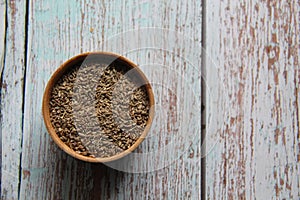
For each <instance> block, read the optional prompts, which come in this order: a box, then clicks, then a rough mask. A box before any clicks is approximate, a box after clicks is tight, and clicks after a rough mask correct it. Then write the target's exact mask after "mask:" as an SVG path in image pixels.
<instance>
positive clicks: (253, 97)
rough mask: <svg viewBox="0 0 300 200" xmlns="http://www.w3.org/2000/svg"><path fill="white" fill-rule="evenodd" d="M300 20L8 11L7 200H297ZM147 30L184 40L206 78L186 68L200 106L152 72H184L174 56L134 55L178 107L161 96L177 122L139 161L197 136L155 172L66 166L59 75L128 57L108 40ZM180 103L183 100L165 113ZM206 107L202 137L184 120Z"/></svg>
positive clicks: (78, 7)
mask: <svg viewBox="0 0 300 200" xmlns="http://www.w3.org/2000/svg"><path fill="white" fill-rule="evenodd" d="M299 21H300V2H299V1H297V0H291V1H284V0H267V1H260V0H240V1H238V0H235V1H233V0H222V1H202V2H201V1H197V0H166V1H163V0H151V1H150V0H128V1H121V0H102V1H95V0H82V1H80V0H70V1H56V0H47V1H46V0H27V1H17V0H6V1H5V0H0V27H1V29H0V63H1V64H0V70H1V127H0V133H1V134H0V135H1V198H2V199H8V200H12V199H126V200H127V199H138V200H139V199H299V198H300V189H299V188H300V88H299V84H300V69H299V48H300V45H299V41H300V38H299V32H300V31H299V29H300V27H299V26H300V25H299ZM145 27H157V28H164V29H170V30H173V31H176V32H179V33H181V34H183V35H185V36H186V37H189V38H191V40H192V41H194V44H196V45H197V46H200V47H201V46H202V47H203V48H204V49H205V50H204V51H200V52H199V59H198V60H197V62H198V63H199V65H197V66H196V68H193V67H189V66H185V65H183V66H177V68H176V69H177V70H178V71H180V72H181V73H182V74H184V75H186V76H185V79H186V80H190V79H192V80H193V85H192V86H193V87H194V88H193V89H194V92H195V93H194V94H195V95H196V97H197V98H196V99H197V101H191V100H190V96H189V95H188V94H187V93H185V92H184V89H185V87H186V85H185V82H184V81H183V80H181V79H180V81H179V80H174V76H172V75H171V74H168V71H166V72H163V73H160V71H159V70H157V68H155V70H154V69H153V65H152V66H149V65H147V59H148V61H149V60H150V61H153V60H162V63H160V64H163V65H165V66H172V65H176V64H177V63H176V59H174V58H173V57H172V55H169V54H164V55H163V56H162V55H160V54H159V51H153V52H152V51H151V50H149V51H148V52H147V51H143V53H142V54H137V53H131V54H128V55H126V56H128V57H129V58H130V59H131V60H133V61H135V62H137V63H138V64H145V63H146V64H145V65H142V66H141V68H142V69H143V71H144V72H145V74H146V75H147V76H148V77H149V79H150V80H151V81H154V82H155V83H156V84H157V85H159V84H161V85H166V84H167V86H168V87H169V88H171V90H173V91H176V92H175V97H174V95H172V94H171V93H170V92H169V90H168V89H164V87H158V86H157V87H154V90H155V96H156V102H157V106H158V107H159V108H161V109H165V110H164V111H165V112H166V115H167V116H169V115H170V116H173V118H174V120H167V119H165V118H164V117H166V116H164V115H159V116H160V117H159V118H157V119H155V121H154V125H155V126H154V128H153V129H152V133H155V134H154V136H153V137H151V138H150V139H149V140H146V141H145V143H143V144H142V145H141V147H140V148H139V151H146V150H149V149H156V148H160V147H161V146H162V145H163V144H164V143H165V142H166V141H167V140H168V137H169V139H170V138H171V139H172V133H173V131H174V130H176V128H178V127H179V128H180V129H183V130H184V129H185V128H186V130H194V131H195V135H196V137H195V141H194V142H193V143H192V144H191V146H189V148H188V150H187V151H186V152H184V153H183V155H182V156H181V157H180V158H178V159H176V160H175V161H174V162H172V163H171V164H170V165H167V166H166V167H165V168H163V169H159V170H156V171H152V172H148V173H126V172H122V171H117V170H114V169H111V168H109V167H107V166H105V165H101V164H89V163H85V162H81V161H78V160H76V159H73V158H72V157H70V156H68V155H66V154H65V153H64V152H62V151H61V150H60V149H58V147H56V145H55V144H54V143H53V142H52V140H51V138H50V137H49V136H48V134H47V132H46V129H45V127H44V124H43V121H42V116H41V99H42V94H43V90H44V88H45V85H46V83H47V81H48V79H49V77H50V75H51V74H52V73H53V72H54V70H55V69H56V68H57V67H58V66H59V65H60V64H61V63H62V62H64V61H65V60H67V59H68V58H70V57H72V56H74V55H76V54H79V53H81V52H86V51H94V50H114V51H115V52H116V53H121V54H122V53H124V52H122V51H118V47H110V46H107V44H106V43H104V41H106V40H107V39H109V38H110V37H111V36H112V35H115V34H119V35H121V36H122V34H123V33H124V32H126V31H129V30H136V29H141V28H145ZM124 40H125V39H124ZM141 41H143V39H140V42H141ZM136 43H137V44H139V42H138V40H137V42H136ZM126 48H127V46H126V45H125V46H124V44H123V43H122V44H120V49H126ZM172 48H173V49H171V50H172V51H173V52H176V53H177V56H179V57H183V58H185V57H187V56H188V55H190V54H191V53H194V52H193V45H191V44H190V43H184V44H182V45H180V46H179V47H178V45H177V46H176V44H175V45H174V47H172ZM143 55H147V56H145V57H147V59H146V58H145V57H144V56H143ZM200 75H201V76H202V77H203V80H202V84H201V85H200V81H201V80H200V79H201V78H200V77H201V76H200ZM197 77H198V80H197V79H194V78H197ZM166 80H167V81H168V82H167V83H166ZM194 80H196V81H194ZM198 83H199V84H198ZM200 86H201V87H200ZM165 88H167V87H165ZM176 96H177V97H179V96H180V97H182V98H183V100H182V98H181V100H180V98H178V101H177V102H175V103H174V105H173V104H172V106H170V107H171V108H168V106H165V105H166V102H167V105H168V103H171V102H172V101H174V98H176ZM198 101H199V102H202V103H204V104H205V105H206V109H205V112H204V114H203V115H202V122H203V123H205V124H206V131H205V132H202V134H200V132H199V130H198V127H199V124H200V121H201V111H200V110H198V109H196V112H198V114H197V115H196V119H198V121H195V122H194V121H193V123H190V124H189V126H188V127H187V124H186V123H184V122H183V121H180V120H178V119H181V116H182V114H183V116H186V115H187V114H189V113H188V112H189V111H190V110H191V108H195V106H196V108H198V107H199V106H198V105H196V103H198ZM182 104H184V105H187V107H184V106H183V105H182ZM197 106H198V107H197ZM172 107H173V108H172ZM160 114H161V113H160ZM166 118H167V117H166ZM173 118H172V119H173ZM190 128H192V129H190ZM172 130H173V131H172ZM179 134H182V135H183V136H184V134H185V133H184V132H179ZM201 140H202V141H205V145H204V148H201ZM202 147H203V146H202ZM176 151H178V149H174V152H176ZM201 153H202V156H201ZM202 157H204V159H201V158H202ZM140 165H142V164H141V163H137V164H136V165H135V166H134V168H136V169H140V167H141V166H140ZM149 166H150V164H149ZM149 166H148V165H147V164H146V166H143V167H144V168H146V169H147V167H149Z"/></svg>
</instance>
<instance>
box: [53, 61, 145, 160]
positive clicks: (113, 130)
mask: <svg viewBox="0 0 300 200" xmlns="http://www.w3.org/2000/svg"><path fill="white" fill-rule="evenodd" d="M128 70H129V69H128V68H126V67H124V66H119V65H116V64H111V65H109V66H107V65H105V64H98V63H85V64H83V65H82V66H81V67H78V66H77V67H76V66H75V67H74V68H73V69H72V70H70V71H68V72H67V73H65V74H64V75H63V76H62V78H61V79H60V80H58V81H57V83H56V84H55V85H54V87H53V90H52V94H51V99H50V119H51V123H52V124H53V126H54V128H55V130H56V133H57V135H58V136H59V138H60V139H61V140H62V141H63V142H64V143H65V144H67V145H68V146H69V147H70V148H71V149H73V150H74V151H75V152H77V153H78V154H80V155H84V156H89V157H101V158H104V157H110V156H113V155H116V154H118V153H120V152H122V151H124V150H126V149H128V148H129V147H131V146H132V145H133V144H134V143H135V142H136V140H137V139H138V138H139V137H140V135H141V134H142V132H143V130H144V128H145V126H146V123H147V121H148V116H149V109H150V106H149V98H148V95H147V92H146V89H145V86H141V85H142V84H141V83H139V82H138V81H136V80H134V78H132V76H127V74H130V73H128ZM130 71H132V70H129V72H130Z"/></svg>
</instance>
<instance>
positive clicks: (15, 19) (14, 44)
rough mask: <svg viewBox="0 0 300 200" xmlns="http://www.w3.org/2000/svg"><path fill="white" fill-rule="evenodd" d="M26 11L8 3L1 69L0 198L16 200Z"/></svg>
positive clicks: (20, 136)
mask: <svg viewBox="0 0 300 200" xmlns="http://www.w3.org/2000/svg"><path fill="white" fill-rule="evenodd" d="M4 7H5V4H3V2H2V3H1V9H2V11H4V13H5V9H4ZM25 10H26V9H25V2H23V1H7V11H6V12H7V29H6V46H5V52H4V51H3V53H4V54H3V56H4V67H3V71H2V89H1V114H2V119H1V130H2V166H1V167H2V169H1V172H2V174H1V199H18V194H19V193H18V191H19V177H20V174H19V172H20V170H19V168H20V156H21V151H22V149H21V141H22V105H23V104H22V102H23V78H24V67H25V64H24V55H25V44H24V42H25ZM1 14H2V12H1ZM2 19H3V18H2ZM2 19H1V20H2ZM4 20H5V18H4ZM1 24H2V23H1ZM3 25H5V23H3ZM1 32H2V30H1ZM1 40H3V35H1ZM1 56H2V55H1Z"/></svg>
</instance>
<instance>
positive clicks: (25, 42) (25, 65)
mask: <svg viewBox="0 0 300 200" xmlns="http://www.w3.org/2000/svg"><path fill="white" fill-rule="evenodd" d="M29 2H30V0H28V1H26V3H25V36H24V75H23V88H22V89H23V93H22V94H23V97H22V98H23V100H22V127H21V130H22V133H21V142H20V144H21V149H22V148H23V133H24V110H25V88H26V71H27V70H26V69H27V54H28V53H27V52H28V25H29ZM22 152H23V151H21V152H20V168H19V185H18V199H20V194H21V182H22Z"/></svg>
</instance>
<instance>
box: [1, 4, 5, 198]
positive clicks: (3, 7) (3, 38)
mask: <svg viewBox="0 0 300 200" xmlns="http://www.w3.org/2000/svg"><path fill="white" fill-rule="evenodd" d="M0 13H1V14H0V15H1V22H0V26H1V31H0V74H1V77H0V83H1V87H0V105H1V90H2V71H3V67H4V50H5V33H6V27H5V26H6V25H5V21H6V2H5V1H4V0H1V1H0ZM1 120H2V112H1V114H0V121H1ZM1 122H2V121H1ZM0 163H2V126H0ZM1 169H2V167H1V165H0V177H1V176H2V171H1ZM0 196H1V182H0Z"/></svg>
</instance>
